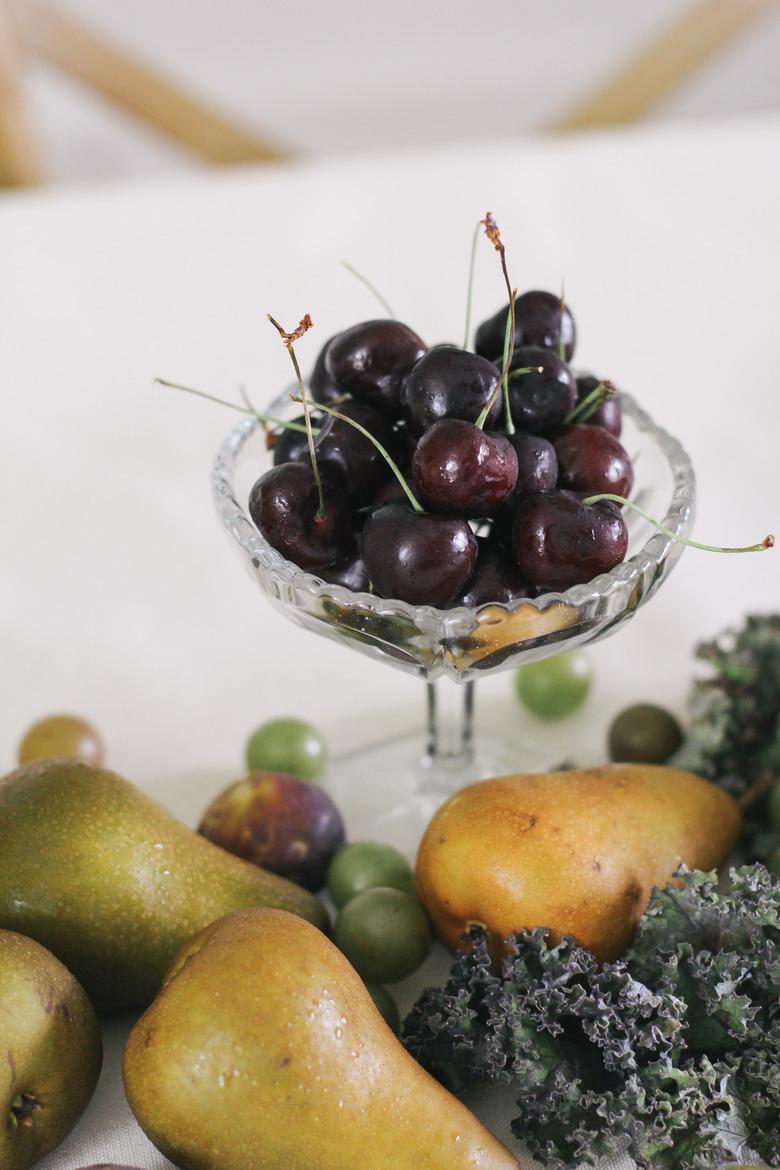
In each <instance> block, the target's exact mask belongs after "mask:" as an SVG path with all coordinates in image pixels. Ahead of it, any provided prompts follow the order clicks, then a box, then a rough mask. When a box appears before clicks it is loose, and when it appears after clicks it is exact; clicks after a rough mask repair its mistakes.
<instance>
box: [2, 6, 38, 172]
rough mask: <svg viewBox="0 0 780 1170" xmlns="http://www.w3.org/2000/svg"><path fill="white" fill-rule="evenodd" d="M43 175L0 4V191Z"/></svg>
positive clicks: (7, 17)
mask: <svg viewBox="0 0 780 1170" xmlns="http://www.w3.org/2000/svg"><path fill="white" fill-rule="evenodd" d="M42 178H43V172H42V169H41V165H40V160H39V156H38V150H37V148H36V145H35V139H34V137H33V134H32V130H31V128H30V124H29V121H28V118H27V111H26V109H25V105H24V98H23V96H22V90H21V85H20V80H19V52H18V45H17V43H16V39H15V35H14V29H13V28H12V26H11V12H10V7H9V4H8V3H7V0H0V187H26V186H31V185H32V184H35V183H40V182H41V181H42Z"/></svg>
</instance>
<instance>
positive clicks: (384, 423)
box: [315, 400, 396, 504]
mask: <svg viewBox="0 0 780 1170" xmlns="http://www.w3.org/2000/svg"><path fill="white" fill-rule="evenodd" d="M338 411H339V414H343V415H344V416H345V417H346V418H351V419H353V420H354V421H355V422H357V423H360V425H361V426H362V427H365V429H366V430H367V431H368V432H369V433H370V434H372V435H373V436H374V437H375V438H376V439H378V440H379V442H380V443H381V444H382V446H383V447H384V448H385V449H386V450H389V451H391V452H392V451H393V446H394V443H395V441H396V436H395V432H394V431H393V424H392V422H391V421H390V419H389V418H388V417H387V415H384V414H381V413H380V412H379V411H378V410H374V408H373V407H372V406H366V404H365V403H364V402H355V401H354V400H352V401H349V402H343V403H342V404H341V405H340V406H339V407H338ZM315 447H316V451H317V460H318V462H319V464H320V466H321V467H322V468H327V469H328V470H329V471H330V472H331V473H332V475H333V479H334V480H336V479H338V478H340V479H341V480H342V481H343V486H344V490H345V491H346V493H347V495H348V496H349V498H350V499H351V500H354V501H355V502H356V503H357V504H365V503H368V502H369V501H370V500H372V499H373V497H374V495H375V494H376V492H377V491H378V490H379V488H380V487H381V486H382V484H385V483H387V482H388V481H389V480H390V479H393V478H395V477H394V476H393V473H392V471H391V470H390V466H389V464H388V462H387V460H386V459H385V457H384V455H383V454H382V452H381V451H379V450H378V449H377V448H376V447H375V446H374V444H373V443H372V442H371V440H370V439H367V438H366V436H365V435H362V434H361V433H360V431H359V430H357V428H356V427H353V426H350V424H349V423H348V422H344V421H343V419H340V418H336V417H335V415H332V414H330V415H326V417H325V421H324V423H323V424H322V428H321V430H320V433H319V435H318V436H317V441H316V444H315Z"/></svg>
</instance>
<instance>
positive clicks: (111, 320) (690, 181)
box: [0, 120, 780, 1170]
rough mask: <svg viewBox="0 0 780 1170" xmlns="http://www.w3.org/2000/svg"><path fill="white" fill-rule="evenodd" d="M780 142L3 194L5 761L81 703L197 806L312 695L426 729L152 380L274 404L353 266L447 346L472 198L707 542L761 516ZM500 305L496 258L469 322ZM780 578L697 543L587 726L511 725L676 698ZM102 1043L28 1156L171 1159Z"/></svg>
mask: <svg viewBox="0 0 780 1170" xmlns="http://www.w3.org/2000/svg"><path fill="white" fill-rule="evenodd" d="M779 147H780V123H778V122H777V121H771V120H767V121H762V122H755V123H732V124H724V125H722V126H719V127H712V126H710V127H707V128H703V127H702V126H695V127H689V128H686V127H681V128H675V129H673V130H669V129H664V130H660V129H655V130H651V131H644V132H633V133H628V134H614V135H603V136H594V137H582V138H578V139H576V140H565V139H560V140H550V141H546V142H535V141H528V142H525V143H518V142H512V143H491V142H484V143H478V144H474V145H472V146H468V147H465V146H464V147H460V148H457V149H447V150H438V151H425V152H423V151H420V152H415V153H411V154H405V155H393V156H372V155H366V156H365V157H364V158H363V159H362V160H349V161H332V162H327V163H317V164H312V165H308V166H298V167H296V168H291V169H279V170H274V169H267V170H248V171H245V172H237V173H233V174H224V173H223V174H217V173H215V174H211V175H208V176H203V177H198V178H196V179H194V178H187V179H182V180H180V181H177V182H174V183H167V184H165V185H162V186H136V187H123V188H118V189H113V190H105V189H104V190H101V191H94V192H93V191H88V190H84V191H70V192H68V193H67V194H61V193H43V194H36V195H23V196H6V197H4V198H3V200H2V201H1V202H0V257H2V261H1V263H2V273H3V278H4V279H3V280H2V282H0V336H1V338H2V341H1V342H0V386H2V396H3V398H2V401H3V426H2V428H1V430H0V436H1V437H0V447H1V450H0V518H1V522H0V528H1V530H2V546H1V547H2V553H3V565H2V575H0V646H1V653H0V678H1V679H2V703H0V732H1V733H2V734H0V765H2V766H4V767H11V766H12V764H13V761H14V752H15V745H16V742H17V740H18V738H19V735H20V734H21V732H22V730H23V729H24V728H25V727H26V726H27V725H28V724H29V723H30V722H31V721H32V720H34V719H35V718H37V717H39V716H40V715H43V714H45V713H47V712H50V711H53V710H61V709H66V710H75V711H78V712H81V713H84V714H87V715H88V716H90V717H91V718H92V719H93V720H94V721H95V722H96V724H97V725H98V726H99V727H100V728H101V729H102V730H103V731H104V733H105V736H106V739H107V742H108V745H109V756H110V763H111V764H112V766H114V767H115V768H116V769H117V770H118V771H120V772H122V773H124V774H125V775H127V776H128V777H130V778H131V779H134V780H136V781H137V782H138V783H140V784H142V785H143V786H145V787H146V788H147V789H149V790H150V791H152V792H154V793H155V794H156V795H158V796H161V797H162V798H163V799H165V801H166V802H167V803H169V804H171V805H172V806H173V807H174V808H176V809H177V810H178V811H179V812H180V813H181V814H182V815H183V816H184V817H186V818H187V819H189V820H190V821H194V820H196V819H197V816H198V814H199V812H200V811H201V809H202V808H203V806H204V804H205V803H206V801H207V800H208V798H209V796H210V795H211V794H212V793H213V792H214V791H215V789H216V788H217V786H218V785H219V784H221V783H222V782H224V781H225V780H228V779H231V778H236V777H237V776H238V774H239V772H240V766H241V749H242V744H243V741H244V737H245V735H246V733H247V731H248V730H249V729H250V728H251V727H252V726H254V725H255V724H256V723H257V722H259V721H261V720H262V719H265V718H268V717H270V716H272V715H274V714H282V713H286V712H290V711H293V710H296V711H300V712H302V713H304V714H306V715H307V716H310V717H311V718H313V719H315V720H316V721H317V722H318V723H320V724H321V725H323V726H324V727H326V728H327V730H328V734H329V736H330V739H331V741H332V744H333V746H334V747H335V748H337V749H338V748H346V747H348V746H351V745H353V744H354V743H355V742H357V741H359V740H364V739H371V738H373V737H375V736H376V734H377V731H378V730H380V729H381V730H382V731H383V732H386V731H387V730H388V729H393V728H396V727H398V728H400V727H408V726H410V725H412V724H413V723H414V722H415V720H416V719H417V718H418V715H419V712H418V705H419V702H420V699H421V695H420V693H419V692H420V690H421V688H420V686H419V684H418V683H417V682H416V681H415V680H414V679H411V678H408V677H406V676H404V675H403V674H401V673H399V672H395V671H393V670H391V669H389V668H388V667H386V666H384V665H380V664H377V663H375V662H373V661H370V660H368V659H363V658H362V657H360V656H359V655H357V654H355V653H350V652H349V651H348V650H345V649H342V648H341V647H337V646H336V645H334V644H332V643H330V642H327V641H325V640H323V639H316V638H314V637H312V636H310V635H308V634H306V633H304V632H303V631H302V630H299V629H297V628H296V627H294V626H292V625H291V624H289V623H288V622H286V621H285V619H284V618H283V617H281V616H280V615H279V614H277V613H276V612H275V611H274V610H273V609H272V608H271V607H270V606H269V605H268V604H267V603H266V602H265V601H264V600H263V599H262V598H261V596H260V595H259V594H258V593H257V592H256V591H255V590H254V589H253V587H252V586H251V584H250V583H249V582H248V580H247V579H246V578H245V577H244V576H243V574H242V572H241V571H240V569H239V566H238V563H237V561H235V559H234V558H233V557H232V555H231V554H230V552H229V550H228V547H227V544H226V543H225V538H224V537H223V536H222V534H221V533H220V532H219V531H218V528H217V525H216V522H215V520H214V518H213V516H212V509H211V502H210V493H209V483H208V475H209V466H210V462H211V458H212V455H213V452H214V449H215V447H216V445H217V443H218V442H219V440H220V439H221V437H222V435H223V434H224V433H225V431H226V430H227V428H228V427H229V426H230V425H231V424H232V421H233V416H232V415H229V414H228V413H227V412H224V413H221V412H220V410H219V409H218V408H217V407H212V406H209V405H207V404H204V403H198V402H195V401H193V400H189V399H185V398H184V397H177V396H175V395H174V394H173V393H168V392H164V391H162V390H160V389H157V388H154V387H153V386H152V385H151V379H152V378H153V377H154V376H155V375H163V376H167V377H170V378H174V379H179V380H182V381H185V382H190V383H192V384H195V385H199V386H202V387H205V388H207V389H210V390H213V391H215V392H217V393H220V392H221V393H223V394H225V395H227V396H235V395H236V394H237V386H238V384H239V383H241V382H244V383H246V385H247V387H248V388H249V390H250V392H251V393H252V395H253V397H254V398H255V399H257V400H258V401H261V400H263V399H264V398H265V397H267V396H268V395H269V394H270V393H271V392H272V391H274V390H275V389H276V387H278V386H279V385H282V384H285V383H286V382H287V380H288V377H289V370H288V366H287V358H286V355H285V354H284V353H283V351H282V350H281V347H280V346H279V344H278V341H277V340H276V338H275V336H274V335H273V333H272V330H271V328H270V326H269V325H268V324H267V323H266V321H265V313H266V312H268V311H271V312H273V313H274V314H275V315H276V316H278V317H279V318H280V319H281V320H282V321H283V322H285V323H290V324H292V323H294V322H297V320H298V318H299V317H300V316H301V315H302V314H303V313H304V312H307V311H309V312H311V314H312V316H313V318H314V320H315V323H316V326H317V332H316V335H314V336H313V337H312V338H311V340H310V341H307V342H305V343H303V345H302V346H301V347H300V348H301V357H302V360H303V361H304V362H305V364H306V365H309V364H310V363H311V361H313V358H314V355H315V353H316V351H317V348H318V346H319V344H320V341H321V340H323V339H325V338H326V337H327V336H329V335H330V333H331V332H334V331H335V330H336V329H337V328H339V327H343V326H345V325H347V324H350V323H352V322H354V321H356V320H360V319H362V318H366V317H370V316H373V315H374V313H375V308H374V305H373V303H372V301H371V299H370V297H369V296H368V295H367V294H366V292H365V290H364V289H363V288H362V287H361V286H360V285H359V284H357V283H356V282H353V281H352V279H351V278H350V277H349V276H348V275H346V274H345V273H344V272H343V271H341V270H340V269H339V267H338V264H337V262H338V260H339V259H341V258H346V259H349V260H351V261H352V262H353V263H354V264H356V265H357V266H358V267H359V268H361V270H363V271H365V272H366V273H367V274H368V275H370V276H371V278H372V279H373V280H374V281H375V282H376V283H377V284H378V285H380V286H381V288H382V289H383V290H384V292H385V294H386V296H387V297H388V298H389V299H390V301H391V303H393V304H394V305H395V307H396V310H397V312H398V313H399V315H400V316H401V317H402V319H405V320H407V321H408V322H409V323H410V324H411V325H413V326H414V327H415V328H416V329H418V330H419V331H420V332H421V333H422V334H423V336H424V337H425V338H426V339H427V340H429V341H433V340H439V339H441V340H444V339H453V340H459V338H460V336H461V332H462V320H463V308H464V298H465V275H466V267H467V252H468V245H469V240H470V235H471V229H472V225H473V223H474V222H475V220H476V219H477V218H479V217H480V216H481V215H483V214H484V212H485V210H486V209H488V208H490V209H491V210H492V211H493V212H494V213H495V215H496V217H497V219H498V221H499V223H500V225H501V227H502V230H503V234H504V238H505V240H506V242H507V245H508V253H509V261H510V266H511V273H512V277H513V280H514V282H515V283H517V284H518V285H519V286H520V288H521V289H523V288H528V287H539V286H540V287H550V288H552V289H557V288H558V287H559V285H560V280H561V276H562V275H564V276H565V279H566V290H567V299H568V300H569V302H570V303H571V305H572V306H573V309H574V312H575V315H576V317H577V322H578V326H579V331H580V339H581V340H580V346H579V351H578V364H579V365H580V366H582V367H589V366H592V367H593V369H594V370H595V371H596V372H598V373H600V374H603V375H606V376H609V377H612V378H613V379H614V380H616V381H617V382H618V383H619V384H621V385H624V386H625V387H626V388H628V389H630V390H631V391H632V392H633V393H634V394H635V395H636V396H637V397H638V398H639V399H640V401H643V402H645V403H646V404H647V405H648V407H649V408H650V409H651V411H652V413H653V414H654V416H655V417H656V418H657V419H658V420H659V421H662V422H663V423H665V424H666V425H667V426H668V427H669V428H670V429H672V430H673V431H674V432H675V433H676V434H678V435H679V436H680V437H681V438H682V439H683V441H684V442H685V444H686V445H687V447H688V449H689V451H690V453H691V455H692V457H693V460H694V463H695V466H696V468H697V471H698V478H699V509H698V517H699V518H698V523H697V529H696V533H697V535H698V536H699V537H700V538H701V539H705V540H722V541H723V542H725V543H742V542H746V541H753V540H757V539H759V538H761V537H763V536H764V534H765V533H766V532H768V531H771V530H772V529H773V528H775V529H778V530H780V498H779V495H778V490H777V477H776V466H777V455H776V443H777V421H778V406H777V365H776V356H775V351H776V333H777V321H776V317H777V313H776V302H777V244H778V229H777V208H778V206H779V205H780V151H779V150H778V148H779ZM501 300H502V286H501V282H500V279H499V274H498V271H497V267H496V264H495V258H494V255H493V253H492V252H491V251H490V250H489V249H488V248H487V247H486V246H485V247H483V248H482V250H481V252H480V257H479V265H478V277H477V287H476V293H475V302H476V320H479V319H480V318H481V317H482V316H484V315H486V314H487V313H488V312H492V311H493V310H494V309H495V308H496V307H497V306H498V305H499V304H500V302H501ZM778 585H780V552H776V553H769V554H765V555H762V556H754V557H720V558H715V557H712V556H708V555H706V554H703V553H696V552H693V551H689V552H686V554H685V556H684V557H683V559H682V561H681V564H680V566H679V567H678V568H677V569H676V570H675V572H674V574H673V575H672V577H671V578H670V580H669V581H668V583H667V584H665V586H664V588H663V589H662V590H661V592H660V594H659V596H658V597H657V598H656V599H655V600H654V601H653V602H652V603H651V604H650V605H649V606H648V607H647V608H646V609H645V610H643V611H642V612H641V613H640V615H639V616H638V617H637V618H636V620H635V621H634V622H632V623H631V624H630V625H629V626H628V627H626V628H624V629H623V630H621V632H620V634H619V636H618V637H616V638H614V639H611V640H608V641H606V642H604V643H602V644H600V645H598V646H596V647H594V648H592V650H591V651H590V652H591V654H592V658H593V662H594V665H595V668H596V671H597V682H596V686H595V687H594V691H593V694H592V696H591V698H590V700H589V702H588V704H587V705H586V707H585V709H584V710H583V711H582V713H581V714H579V715H578V716H577V717H576V718H574V719H572V720H570V721H568V722H567V723H566V724H565V725H562V726H561V727H555V728H553V729H548V728H542V727H540V726H537V725H534V723H533V721H532V720H531V719H530V718H529V719H528V727H529V734H532V735H534V736H536V737H537V738H539V739H541V740H542V741H544V742H546V743H547V744H555V745H556V746H558V745H559V746H560V748H561V753H562V754H565V753H567V752H576V754H577V756H578V758H579V759H581V760H588V759H598V758H599V756H600V755H601V754H602V753H603V737H604V732H605V728H606V726H607V723H608V720H609V717H610V715H611V713H612V712H613V711H614V709H615V708H616V707H618V706H620V705H623V704H624V703H626V702H629V701H631V700H633V699H635V698H636V699H638V698H650V699H656V700H660V701H663V702H665V703H667V704H670V705H672V706H673V707H681V706H682V703H683V700H684V695H685V692H686V689H687V685H688V681H689V678H690V674H691V669H692V663H691V654H690V651H691V647H692V645H693V643H694V642H695V641H696V640H697V639H699V638H700V637H704V636H709V635H711V634H713V633H715V632H716V631H717V630H719V629H720V628H722V627H723V626H724V625H726V624H728V623H730V622H736V621H737V620H739V619H740V617H741V616H742V615H743V614H744V613H746V612H748V611H760V610H766V609H769V608H775V607H776V606H777V603H778ZM480 691H481V692H482V695H483V701H482V715H481V718H482V720H483V722H484V723H485V725H492V726H496V727H498V726H500V724H501V722H502V721H504V722H506V721H510V720H511V721H512V722H516V721H517V720H518V719H519V718H521V716H520V715H519V713H518V709H517V707H516V705H515V704H514V701H513V698H512V694H511V685H510V676H508V675H499V676H497V677H495V678H490V679H487V680H485V682H484V683H481V684H480ZM487 699H489V704H488V702H487V701H486V700H487ZM435 962H436V960H432V963H434V964H435ZM407 998H408V997H407ZM122 1036H123V1027H122V1025H121V1023H120V1022H114V1023H111V1024H110V1025H109V1026H108V1028H107V1029H106V1047H107V1060H106V1071H105V1075H104V1078H103V1081H102V1084H101V1087H100V1089H99V1091H98V1095H97V1097H96V1098H95V1101H94V1102H93V1105H92V1106H91V1108H90V1110H89V1111H88V1113H87V1115H86V1116H85V1118H84V1119H83V1121H82V1122H81V1124H80V1125H79V1127H78V1128H77V1130H76V1131H75V1132H74V1134H73V1135H72V1137H71V1138H70V1139H69V1140H68V1142H67V1143H66V1144H65V1145H63V1146H62V1147H61V1149H60V1150H59V1151H58V1152H57V1153H55V1154H54V1155H53V1156H51V1157H50V1158H49V1159H47V1160H46V1161H45V1162H44V1163H43V1164H42V1170H76V1168H77V1167H80V1166H82V1165H88V1164H90V1163H92V1162H97V1161H116V1162H125V1163H128V1164H130V1165H133V1164H137V1165H138V1166H139V1167H143V1168H144V1170H159V1168H160V1167H163V1166H165V1165H166V1163H165V1161H164V1160H163V1159H162V1158H161V1157H160V1156H159V1155H158V1154H157V1153H156V1152H155V1151H154V1150H153V1149H152V1147H151V1146H150V1145H149V1144H148V1143H147V1142H146V1141H145V1139H143V1137H142V1136H141V1135H140V1132H139V1131H138V1129H137V1127H135V1125H134V1123H133V1122H132V1119H131V1118H130V1116H129V1114H128V1112H127V1109H126V1107H125V1106H124V1104H123V1100H122V1095H121V1088H120V1084H119V1079H118V1063H119V1057H120V1049H121V1042H122Z"/></svg>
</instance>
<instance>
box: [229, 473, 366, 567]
mask: <svg viewBox="0 0 780 1170" xmlns="http://www.w3.org/2000/svg"><path fill="white" fill-rule="evenodd" d="M322 488H323V495H324V499H325V513H324V515H323V516H322V517H321V518H320V517H318V516H317V511H318V508H319V497H318V494H317V485H316V483H315V480H314V472H313V470H312V466H311V464H310V463H282V464H280V466H279V467H272V468H271V469H270V470H269V471H266V472H265V474H264V475H261V476H260V478H259V479H258V480H257V482H256V483H255V485H254V487H253V488H252V491H251V492H250V494H249V514H250V516H251V517H252V519H253V520H254V522H255V524H256V525H257V527H258V529H259V530H260V532H261V533H262V534H263V536H264V537H265V538H266V540H267V541H268V543H269V544H270V545H272V546H273V547H274V548H275V549H276V550H277V552H280V553H281V554H282V556H283V557H286V558H287V560H288V561H293V562H294V563H295V564H296V565H298V566H299V568H301V569H307V570H308V569H321V568H324V567H325V566H326V565H332V564H335V562H336V561H339V560H341V559H342V558H343V557H345V556H347V555H348V553H349V551H350V549H351V547H352V544H353V537H352V517H351V515H350V511H349V508H348V506H347V500H346V497H345V495H344V493H343V491H342V490H341V488H340V487H339V486H338V485H335V484H333V483H332V482H331V480H330V479H328V478H327V477H326V476H324V475H323V477H322Z"/></svg>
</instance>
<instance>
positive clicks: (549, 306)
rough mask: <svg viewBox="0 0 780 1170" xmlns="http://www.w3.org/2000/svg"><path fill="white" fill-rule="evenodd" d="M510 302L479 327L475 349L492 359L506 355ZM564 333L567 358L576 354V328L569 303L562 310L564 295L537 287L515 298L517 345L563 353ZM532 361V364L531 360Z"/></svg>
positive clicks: (569, 358)
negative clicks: (557, 294)
mask: <svg viewBox="0 0 780 1170" xmlns="http://www.w3.org/2000/svg"><path fill="white" fill-rule="evenodd" d="M508 313H509V305H505V306H504V308H503V309H499V310H498V312H497V313H496V314H495V315H494V316H493V317H490V318H489V319H488V320H487V321H483V322H482V324H481V325H480V327H479V329H477V334H476V343H475V346H474V348H475V349H476V351H477V353H479V354H482V356H483V357H486V358H490V360H491V361H500V359H501V358H502V357H503V354H504V335H505V333H506V319H507V315H508ZM561 332H563V341H564V345H565V347H566V348H565V351H564V352H565V355H566V361H567V362H570V361H571V359H572V355H573V353H574V345H575V341H576V330H575V327H574V318H573V317H572V315H571V313H570V312H569V309H568V308H567V306H566V305H564V306H563V312H561V298H560V297H556V296H555V294H554V293H548V292H541V291H540V290H538V289H533V290H532V291H531V292H526V293H523V295H522V296H520V297H518V298H517V300H516V301H515V348H516V349H519V348H520V347H521V346H527V345H534V346H540V347H541V348H542V349H551V350H554V352H555V353H556V354H557V353H559V352H560V341H561ZM529 364H530V363H529Z"/></svg>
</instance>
